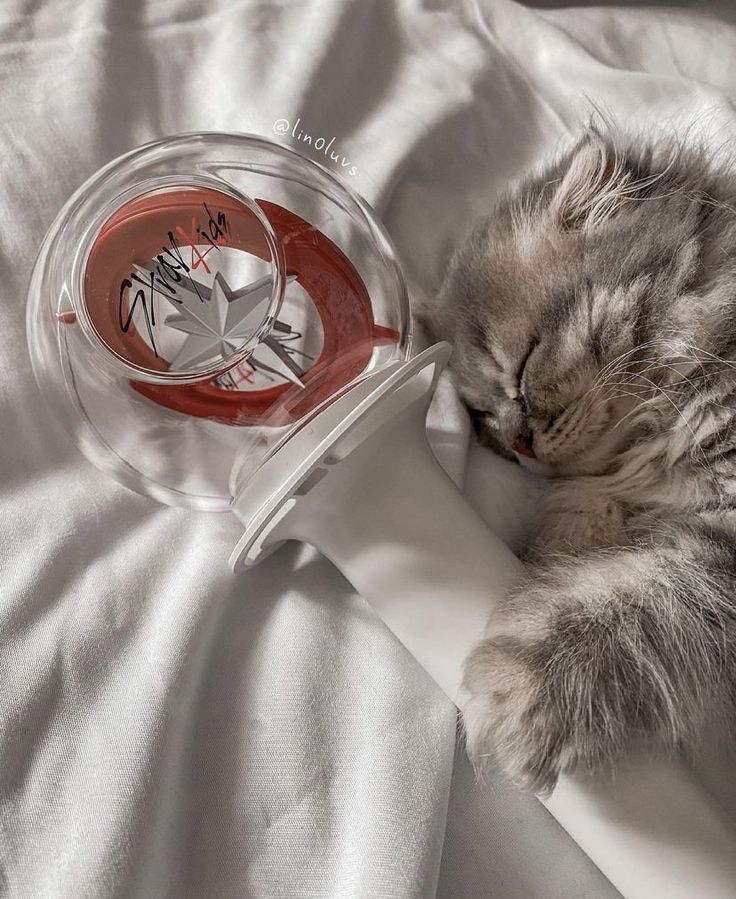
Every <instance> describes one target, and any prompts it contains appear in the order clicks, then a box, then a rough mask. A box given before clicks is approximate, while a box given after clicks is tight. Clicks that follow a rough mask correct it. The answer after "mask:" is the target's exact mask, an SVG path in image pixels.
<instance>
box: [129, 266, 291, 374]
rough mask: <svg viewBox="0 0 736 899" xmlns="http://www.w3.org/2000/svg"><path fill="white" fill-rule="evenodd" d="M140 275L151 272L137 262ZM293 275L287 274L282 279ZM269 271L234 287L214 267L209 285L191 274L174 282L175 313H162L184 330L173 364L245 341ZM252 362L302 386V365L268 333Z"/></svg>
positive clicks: (257, 319)
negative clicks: (175, 285) (184, 336)
mask: <svg viewBox="0 0 736 899" xmlns="http://www.w3.org/2000/svg"><path fill="white" fill-rule="evenodd" d="M136 269H137V271H138V273H139V274H141V275H150V271H149V270H148V269H146V268H145V267H143V266H136ZM295 278H296V276H295V275H288V276H287V279H286V281H287V284H289V283H290V282H292V281H294V280H295ZM271 283H272V282H271V277H270V276H269V275H267V276H265V277H264V278H260V279H258V280H257V281H253V282H252V283H251V284H247V285H246V286H245V287H242V288H240V289H239V290H233V289H232V288H231V287H230V285H229V284H228V283H227V280H226V279H225V276H224V275H223V274H222V272H217V274H216V275H215V279H214V281H213V283H212V287H207V286H206V285H204V284H201V283H200V282H198V281H194V279H193V278H191V276H189V278H188V279H187V280H186V281H184V282H182V283H181V284H179V285H177V293H176V297H175V298H174V297H168V296H167V297H166V299H167V300H168V301H169V302H170V303H171V304H172V305H173V306H175V308H176V310H177V312H176V314H175V315H169V316H167V317H166V319H165V321H164V324H166V325H167V326H168V327H170V328H174V329H176V330H177V331H183V332H184V333H185V334H187V339H186V340H185V341H184V343H183V344H182V345H181V347H180V348H179V352H178V353H177V354H176V355H175V356H174V358H173V359H172V360H171V362H170V365H171V367H172V368H175V369H179V370H187V369H193V368H196V367H197V366H198V365H200V364H201V363H203V362H205V361H207V360H208V359H212V358H213V357H214V356H217V355H220V356H223V357H227V356H229V355H231V354H232V353H234V352H237V351H238V350H239V349H240V348H241V347H242V345H243V343H244V341H246V340H248V338H250V337H252V335H253V334H254V332H255V331H256V330H257V328H258V326H259V325H260V324H261V322H262V321H263V316H264V315H265V312H266V308H265V307H266V306H267V304H268V301H269V299H270V296H271ZM275 326H277V327H278V328H279V330H282V331H285V332H286V333H290V332H291V328H290V327H289V326H288V325H286V324H285V323H283V322H278V321H277V322H275ZM248 361H249V363H251V364H252V365H253V367H254V368H260V369H263V370H265V371H269V372H272V373H273V374H277V375H280V376H281V377H283V378H286V379H287V380H289V381H291V382H292V383H293V384H297V385H299V386H300V387H304V383H303V382H302V380H301V377H300V375H302V374H303V372H302V369H301V368H300V367H299V366H298V365H297V364H296V362H294V360H293V359H292V358H291V356H290V355H289V354H288V353H287V352H286V351H285V350H284V348H283V347H282V346H281V344H280V343H279V342H278V340H276V339H274V338H273V337H272V336H271V335H270V334H268V335H266V337H265V338H264V339H263V340H262V341H261V342H260V343H259V344H258V345H257V346H256V348H255V349H254V350H253V352H252V353H251V355H250V356H249V357H248Z"/></svg>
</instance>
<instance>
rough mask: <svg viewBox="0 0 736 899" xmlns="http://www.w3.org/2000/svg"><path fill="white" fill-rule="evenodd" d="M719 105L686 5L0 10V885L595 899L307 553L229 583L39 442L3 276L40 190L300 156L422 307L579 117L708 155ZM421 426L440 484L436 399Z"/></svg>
mask: <svg viewBox="0 0 736 899" xmlns="http://www.w3.org/2000/svg"><path fill="white" fill-rule="evenodd" d="M723 9H724V10H725V9H726V7H723ZM734 94H736V16H735V15H733V14H731V13H727V12H725V11H722V12H721V13H718V14H717V15H716V14H715V13H711V12H707V11H703V5H702V4H701V5H699V9H698V11H694V10H693V11H687V10H682V9H665V8H661V9H651V10H644V9H642V10H634V9H630V8H628V9H620V10H618V9H613V8H588V9H584V10H547V11H543V12H542V11H539V10H532V9H528V8H524V7H522V6H520V5H517V4H515V3H512V2H510V0H478V2H473V0H463V2H461V0H455V2H447V3H445V4H442V3H439V2H429V0H427V2H425V3H421V2H419V0H410V2H402V3H398V2H397V3H389V2H378V0H373V2H371V0H368V2H367V0H343V2H340V0H333V2H324V0H322V2H320V0H302V2H284V0H282V2H280V3H279V2H276V0H272V2H266V0H260V2H258V0H245V2H228V0H161V2H158V3H155V2H148V3H146V2H145V0H125V2H123V0H118V2H114V0H107V2H102V0H49V2H46V3H40V2H37V3H32V2H28V0H4V2H3V3H2V6H1V7H0V111H1V115H2V120H1V121H2V124H1V126H0V167H1V169H2V180H1V182H0V211H1V212H2V217H3V218H2V220H3V226H2V228H0V267H1V268H0V272H1V274H2V278H1V279H0V360H1V363H2V364H1V365H0V386H1V394H0V521H1V522H2V524H1V525H0V527H1V528H2V535H3V539H2V541H1V542H0V739H1V741H2V743H1V745H0V760H1V761H0V896H9V897H12V899H26V897H30V899H37V897H74V899H87V897H135V899H148V897H177V899H187V897H196V899H200V897H223V899H230V897H232V899H235V897H238V899H242V897H247V899H251V897H252V899H271V897H285V899H300V897H304V899H321V897H330V899H333V897H339V899H352V897H360V899H362V897H366V899H367V897H371V899H373V897H375V899H389V897H397V899H410V897H411V899H414V897H416V899H431V897H433V896H435V895H437V896H438V897H440V899H481V897H483V899H486V897H489V896H493V897H494V899H495V897H499V899H536V897H539V899H542V897H544V899H556V897H560V899H562V897H596V899H597V897H601V899H603V897H605V899H608V897H613V896H615V895H617V894H616V893H615V891H614V890H613V888H612V887H611V886H610V885H609V884H608V882H607V881H606V880H605V879H604V878H603V877H602V875H600V874H599V873H598V871H597V870H596V869H595V868H594V867H593V866H592V864H591V863H590V862H589V861H588V859H587V858H586V857H585V856H584V855H583V854H582V852H580V850H578V849H577V847H576V846H575V844H574V843H572V841H571V840H570V839H569V838H568V837H567V836H566V835H565V834H564V832H563V831H561V830H560V828H559V827H558V825H557V824H556V823H555V822H554V821H553V820H552V818H551V817H550V816H549V815H548V814H547V812H546V811H545V810H544V809H543V808H542V806H541V805H539V803H537V802H536V800H534V799H533V798H529V797H524V796H521V795H519V794H518V793H516V792H515V791H514V790H513V789H511V788H510V787H508V786H507V785H505V784H504V783H503V782H502V781H501V779H500V778H494V779H493V780H492V782H491V783H490V784H488V785H486V786H485V787H484V788H483V789H479V788H477V787H476V786H475V785H474V783H473V782H472V778H471V774H470V772H469V769H468V766H467V762H466V761H465V760H464V759H463V757H462V755H461V754H459V753H458V755H457V756H455V751H454V746H455V712H454V709H453V707H452V706H451V705H450V704H449V702H448V701H447V700H446V699H445V698H444V697H443V696H442V695H441V694H440V692H439V690H438V689H436V688H435V687H434V686H433V685H432V684H431V683H430V682H429V680H428V678H427V676H426V675H425V674H424V673H423V672H422V671H421V670H420V669H419V668H418V666H417V665H416V664H415V663H414V662H413V660H412V659H411V658H409V657H408V656H407V655H406V653H405V652H404V650H403V649H402V648H401V647H400V646H399V645H397V643H396V642H395V640H394V639H393V637H392V636H391V635H390V634H389V633H388V632H387V631H386V630H385V629H384V627H383V626H382V625H381V624H380V622H378V621H377V620H376V619H375V617H374V616H373V615H372V613H371V611H370V609H369V608H368V607H367V606H366V605H365V603H363V601H362V600H361V599H360V598H359V597H356V596H355V595H354V594H353V592H352V590H351V589H350V587H349V586H348V584H347V583H346V582H345V581H344V580H343V579H342V578H341V577H340V576H339V575H338V574H337V572H336V571H335V570H334V569H333V568H332V567H331V566H330V565H329V564H328V563H327V562H325V561H324V560H322V559H320V558H318V557H317V556H316V554H315V553H314V552H312V551H311V550H309V549H307V548H303V547H297V546H289V547H286V548H284V549H283V550H282V551H280V552H279V553H278V554H277V555H276V556H274V557H272V558H271V559H270V560H268V561H267V562H265V563H264V564H263V565H262V566H261V567H259V568H258V569H256V570H255V571H253V572H250V573H248V574H247V575H245V576H242V577H239V578H237V579H234V578H233V577H232V576H231V575H230V574H229V572H228V569H227V557H228V554H229V552H230V549H231V547H232V545H233V544H234V542H235V541H236V539H237V537H238V529H237V525H236V522H235V521H234V520H230V519H229V518H227V517H225V516H207V515H204V514H201V515H196V514H193V513H189V512H184V511H180V510H174V509H168V508H164V507H160V506H158V505H156V504H155V503H154V502H152V501H150V500H147V499H144V498H141V497H138V496H136V495H134V494H132V493H130V492H128V491H127V490H125V489H123V488H122V487H119V486H117V485H116V484H115V483H113V482H112V481H109V480H107V479H106V478H104V477H103V476H102V475H99V474H98V473H97V472H96V471H95V470H93V469H92V468H91V467H90V466H89V465H88V464H87V463H86V462H85V461H84V460H83V459H82V458H81V456H80V455H79V454H78V453H77V452H76V451H75V449H74V448H73V447H71V446H70V445H69V444H68V442H67V441H66V440H65V438H64V437H63V436H61V435H59V434H58V433H57V432H56V431H55V430H52V429H51V428H50V427H49V426H48V424H47V421H46V417H45V414H44V411H43V406H42V403H41V398H40V396H39V395H38V393H37V390H36V387H35V384H34V382H33V380H32V377H31V373H30V366H29V361H28V356H27V353H26V349H25V326H24V305H25V290H26V284H27V279H28V276H29V271H30V267H31V265H32V261H33V257H34V254H35V252H36V249H37V247H38V245H39V243H40V241H41V238H42V236H43V234H44V231H45V230H46V228H47V226H48V225H49V224H50V222H51V220H52V218H53V217H54V215H55V214H56V212H57V210H58V209H59V208H60V206H61V205H62V203H63V202H64V200H65V199H66V198H67V196H68V195H69V194H70V193H71V192H72V191H73V190H74V189H75V188H76V187H77V185H78V184H79V183H80V182H81V181H83V180H84V179H85V178H86V177H87V176H88V175H90V174H91V173H92V172H93V171H95V170H96V169H97V168H98V167H99V166H100V165H102V164H103V163H105V162H107V161H108V160H109V159H111V158H112V157H114V156H116V155H118V154H119V153H121V152H123V151H125V150H127V149H129V148H131V147H133V146H135V145H137V144H139V143H142V142H144V141H147V140H149V139H152V138H155V137H158V136H160V135H163V134H168V133H174V132H180V131H190V130H206V129H216V130H237V131H250V132H255V133H260V134H264V135H271V134H272V129H273V124H274V122H275V121H276V120H278V119H286V120H288V121H289V123H290V125H293V124H294V123H296V120H297V118H298V119H299V124H298V125H297V126H296V129H295V131H296V133H297V134H298V132H299V130H303V131H306V132H308V133H310V134H311V135H313V137H315V138H316V137H319V136H323V137H325V138H327V139H328V140H329V138H331V137H334V138H335V142H334V144H333V149H337V150H339V152H340V153H341V154H343V155H344V157H345V159H346V160H348V161H349V162H350V163H351V164H352V165H354V166H355V168H356V171H355V174H353V175H350V174H349V173H347V172H348V168H347V167H344V168H343V171H344V172H346V174H345V178H346V180H347V181H348V183H349V184H350V185H351V186H352V187H354V188H355V189H357V190H358V191H359V192H361V193H362V194H363V195H364V196H365V197H366V198H367V199H368V200H369V201H370V202H372V203H373V204H374V205H375V206H376V207H377V209H378V211H379V213H380V214H381V216H382V217H383V220H384V221H385V223H386V225H387V227H388V229H389V231H390V233H391V234H392V236H393V237H394V239H395V241H396V243H397V245H398V247H399V249H400V252H401V255H402V258H403V261H404V264H405V268H406V271H407V274H408V275H409V276H410V277H411V278H412V279H413V280H414V281H416V282H417V283H418V284H419V285H421V286H422V287H423V288H425V289H431V288H432V286H433V285H434V284H435V283H436V281H437V279H438V278H439V277H440V276H441V272H442V270H443V265H444V262H445V259H446V254H447V250H448V248H449V247H450V246H451V245H452V242H453V239H454V238H455V236H456V234H457V232H458V231H459V230H461V229H462V228H463V227H464V225H465V224H466V222H467V221H468V219H469V217H470V216H471V214H472V213H473V212H477V211H480V210H483V209H485V208H487V206H488V204H489V203H490V202H491V201H492V199H493V197H494V196H495V195H496V194H497V193H498V192H499V190H501V189H502V188H503V187H504V185H505V184H506V183H507V181H508V180H509V179H510V178H513V177H515V176H517V175H518V174H519V173H520V172H521V171H522V170H523V169H524V167H525V166H528V165H530V164H533V163H534V162H535V161H537V160H539V159H540V158H541V157H542V156H543V155H544V154H545V153H547V152H549V151H550V150H554V148H555V147H556V146H558V145H559V143H560V141H564V140H565V139H566V137H567V136H568V135H569V133H570V132H571V131H572V130H574V129H575V127H576V125H577V123H578V121H579V120H580V119H581V118H585V117H587V116H588V115H589V113H590V111H591V108H592V104H597V105H599V106H600V107H602V108H603V109H605V110H607V111H609V112H610V113H612V114H614V115H615V116H616V117H618V118H619V119H621V120H623V121H626V122H630V121H633V122H638V123H644V124H646V123H650V122H656V123H658V124H660V125H664V126H665V127H668V128H672V129H682V128H684V127H686V126H688V125H692V127H693V128H694V129H695V130H696V131H698V132H702V133H703V134H705V135H706V136H707V137H708V138H709V139H710V140H712V141H713V143H714V145H715V146H717V145H719V144H721V143H723V142H726V141H730V140H731V139H732V137H733V134H734V112H733V109H732V100H731V98H732V97H733V96H734ZM290 130H291V129H290ZM282 139H283V140H285V141H287V142H290V143H291V145H292V146H294V147H295V148H296V149H301V150H303V151H304V152H307V153H309V152H310V150H309V148H308V147H306V146H305V145H304V144H303V143H301V142H300V141H299V140H298V139H296V138H295V137H293V136H289V135H285V136H283V138H282ZM317 158H319V156H317ZM322 161H324V160H322ZM434 425H435V437H436V439H437V440H438V444H441V445H442V447H443V458H444V459H445V460H446V461H447V464H448V466H449V467H450V468H451V469H452V470H453V471H454V472H455V473H456V474H457V475H458V477H460V476H461V474H462V471H463V468H464V464H465V448H466V446H467V426H466V422H465V420H464V418H463V416H462V413H461V411H460V410H459V407H458V406H457V404H456V403H455V402H454V400H453V397H452V395H451V391H449V390H447V389H445V391H444V392H443V394H442V396H441V397H440V402H439V403H438V404H437V406H436V408H435V415H434ZM437 434H439V437H437ZM471 473H472V483H473V492H474V495H475V496H476V499H477V501H478V502H479V503H480V504H481V505H483V506H484V507H485V510H486V512H487V513H488V514H489V516H490V517H491V518H493V515H494V514H497V513H498V505H499V502H498V497H499V492H503V493H504V494H505V496H509V495H511V496H512V497H518V502H519V504H520V505H519V509H520V510H521V509H522V508H523V502H524V497H525V495H526V494H525V488H524V486H523V485H518V486H514V485H515V483H516V482H512V481H511V480H509V479H508V477H507V475H506V472H505V469H504V468H502V467H501V468H499V467H498V464H497V463H496V462H494V460H493V458H492V457H490V456H489V455H488V454H485V453H483V452H480V453H478V452H474V453H473V454H472V466H471ZM494 477H495V478H497V479H499V481H498V486H497V487H493V488H492V489H489V487H488V484H489V483H490V484H491V485H492V484H493V480H492V479H493V478H494ZM489 478H490V479H491V480H490V481H489V480H488V479H489ZM504 505H505V504H504ZM519 520H521V519H519ZM499 527H505V528H507V529H508V530H509V532H511V531H513V528H514V527H518V522H515V521H514V520H513V516H512V518H511V520H509V521H505V522H501V523H500V524H499ZM453 762H454V774H453ZM708 771H709V772H710V773H709V774H708V776H709V777H711V781H710V782H711V784H712V785H713V787H714V789H718V790H720V789H721V786H720V784H721V783H722V782H723V781H722V780H719V776H718V773H717V770H716V767H715V766H714V765H710V766H709V768H708ZM714 771H716V773H713V772H714ZM731 799H733V797H731ZM448 808H449V811H448Z"/></svg>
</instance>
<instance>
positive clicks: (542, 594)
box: [420, 129, 736, 792]
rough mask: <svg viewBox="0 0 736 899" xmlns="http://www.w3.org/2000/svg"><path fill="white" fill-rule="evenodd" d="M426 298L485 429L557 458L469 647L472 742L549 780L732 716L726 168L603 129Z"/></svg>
mask: <svg viewBox="0 0 736 899" xmlns="http://www.w3.org/2000/svg"><path fill="white" fill-rule="evenodd" d="M420 316H421V318H422V319H423V321H424V324H425V326H426V327H428V328H429V330H430V331H431V333H432V335H433V336H434V337H437V338H447V339H449V340H451V341H452V342H453V343H454V345H455V352H454V356H453V360H452V363H451V365H452V369H453V370H454V375H455V378H456V382H457V385H458V388H459V390H460V392H461V394H462V397H463V398H464V400H465V402H466V403H467V405H468V407H469V409H470V410H471V415H472V417H473V420H474V423H475V427H476V431H477V433H478V435H479V438H480V440H481V441H482V442H484V443H485V444H487V445H489V446H491V447H493V448H494V449H496V450H497V451H498V452H500V453H502V454H503V455H506V456H509V457H512V458H513V457H518V458H519V460H520V461H521V462H522V463H523V464H525V465H528V466H529V467H531V468H534V469H536V470H537V471H541V472H542V473H544V474H545V475H548V476H549V477H551V478H552V481H551V484H550V489H549V491H548V493H547V498H546V500H545V503H544V507H543V508H542V509H541V510H540V514H539V517H538V525H537V528H536V532H535V534H534V535H533V540H532V542H531V545H530V548H529V552H528V561H529V566H530V567H529V577H528V579H527V580H526V581H525V582H524V583H522V584H520V585H519V586H518V587H517V588H516V589H514V591H513V592H512V593H511V594H510V595H509V596H507V597H506V598H505V600H504V601H503V603H502V604H501V606H500V608H498V609H497V610H496V611H495V613H494V615H493V617H492V620H491V622H490V624H489V629H488V632H487V637H486V639H485V640H484V641H483V642H482V643H481V644H480V645H479V646H478V647H477V648H476V649H475V651H474V652H473V653H472V654H471V656H470V658H469V659H468V661H467V663H466V669H465V685H466V687H467V689H468V690H469V693H470V701H469V703H468V704H467V706H466V708H465V710H464V721H465V728H466V733H467V741H468V748H469V751H470V753H471V756H472V757H473V759H474V760H475V762H476V763H477V764H479V765H482V763H483V760H484V759H485V758H486V757H487V756H489V755H490V754H494V755H496V756H497V757H498V758H499V759H500V760H501V762H502V764H503V765H504V766H505V768H506V770H507V771H508V773H509V774H510V775H511V777H512V778H513V779H514V780H515V781H516V782H518V783H519V784H521V785H523V786H525V787H527V788H530V789H533V790H535V791H541V792H546V791H549V790H550V789H551V788H552V787H553V786H554V784H555V782H556V780H557V777H558V775H559V773H560V772H562V771H567V770H572V769H574V768H577V767H586V768H591V767H593V768H594V767H598V766H600V765H602V764H607V763H609V762H611V761H612V760H614V759H615V758H616V757H617V756H618V755H619V754H620V753H622V752H623V751H625V750H626V749H627V748H629V747H630V746H631V745H632V744H633V743H634V742H636V743H637V744H639V743H641V742H642V741H644V742H647V743H650V744H658V745H662V744H664V745H666V746H669V747H679V746H682V745H683V744H687V743H688V741H691V740H692V739H693V737H694V736H695V735H696V734H697V732H698V729H699V727H700V726H701V723H702V721H703V717H704V715H705V714H706V713H707V712H708V710H709V709H712V707H713V706H714V704H715V705H717V706H718V707H719V708H720V709H721V710H725V711H727V712H728V714H729V715H730V713H731V710H732V709H733V706H734V697H736V689H735V686H736V549H735V546H736V543H735V542H734V541H735V538H736V464H735V463H736V177H734V175H733V173H732V172H731V171H729V170H726V169H721V170H719V169H718V167H717V166H714V165H713V164H712V163H709V161H708V158H707V156H706V154H705V153H704V152H702V151H699V150H693V149H687V148H684V147H682V146H680V145H677V144H676V143H674V142H672V141H664V140H655V141H643V140H641V139H634V140H627V139H625V138H624V137H622V136H620V135H617V134H616V133H614V132H612V131H603V130H599V129H590V130H588V131H587V132H586V133H585V135H584V136H583V137H582V139H581V140H580V141H579V142H578V143H577V145H576V146H575V147H574V149H572V150H571V151H570V152H568V153H567V154H566V155H564V157H562V158H561V159H559V160H557V161H556V162H555V163H554V164H553V165H551V166H550V167H549V168H548V169H547V170H546V171H545V172H543V174H541V176H539V177H534V178H531V179H529V180H528V181H526V182H525V183H523V184H522V185H521V186H520V188H519V189H518V190H516V191H514V192H513V193H512V194H511V195H509V196H508V197H506V198H505V199H504V200H502V201H501V202H500V203H499V205H498V206H497V208H496V209H495V210H494V211H493V213H492V214H491V215H490V216H488V217H487V218H485V219H483V220H482V221H480V222H479V223H478V224H477V226H476V227H475V229H474V230H473V231H472V233H471V234H470V236H469V237H468V239H467V240H466V241H465V242H464V243H463V244H462V246H460V248H459V249H458V251H457V252H456V254H455V256H454V258H453V260H452V263H451V265H450V267H449V270H448V274H447V277H446V279H445V282H444V285H443V287H442V289H441V291H440V292H439V294H438V295H437V297H435V298H434V299H432V300H430V301H428V304H427V306H426V307H425V308H424V309H423V310H421V312H420ZM531 456H535V457H536V458H531Z"/></svg>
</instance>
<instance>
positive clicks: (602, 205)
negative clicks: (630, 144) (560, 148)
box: [549, 130, 631, 231]
mask: <svg viewBox="0 0 736 899" xmlns="http://www.w3.org/2000/svg"><path fill="white" fill-rule="evenodd" d="M630 182H631V173H630V172H628V171H627V170H626V167H625V165H624V164H623V162H622V160H621V159H620V157H619V156H618V155H617V153H616V151H615V149H614V147H613V146H612V145H611V144H610V143H609V142H608V141H607V140H605V138H604V137H602V136H601V135H600V134H599V133H598V132H597V131H594V130H590V131H588V132H586V134H585V136H584V137H583V139H582V140H581V141H580V143H579V144H578V146H577V147H576V148H575V150H573V152H572V154H571V156H570V158H569V163H568V165H567V169H566V170H565V172H564V174H563V176H562V179H561V180H560V182H559V184H558V187H557V190H556V191H555V193H554V195H553V197H552V200H551V202H550V205H549V210H550V213H551V215H552V216H553V219H554V222H555V225H556V226H557V227H558V228H559V229H560V230H562V231H580V230H583V229H584V228H589V227H593V226H595V225H599V224H601V223H602V222H605V221H607V220H608V219H609V218H611V217H612V216H614V215H616V213H617V212H619V211H620V210H621V208H622V207H623V206H624V205H625V203H626V202H627V201H628V200H629V199H630V194H629V190H628V188H629V187H630Z"/></svg>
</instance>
